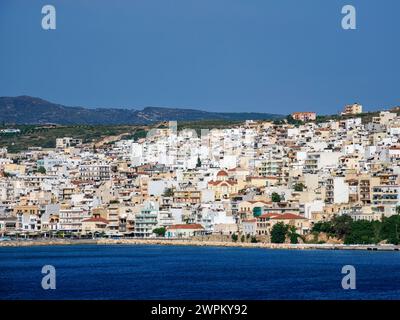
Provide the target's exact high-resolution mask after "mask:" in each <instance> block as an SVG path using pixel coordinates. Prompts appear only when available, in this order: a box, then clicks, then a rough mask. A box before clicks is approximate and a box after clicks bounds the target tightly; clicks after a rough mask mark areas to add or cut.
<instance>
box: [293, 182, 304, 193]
mask: <svg viewBox="0 0 400 320" xmlns="http://www.w3.org/2000/svg"><path fill="white" fill-rule="evenodd" d="M305 187H306V186H305V185H304V184H303V183H301V182H300V183H296V184H295V185H294V191H296V192H301V191H303V190H304V188H305Z"/></svg>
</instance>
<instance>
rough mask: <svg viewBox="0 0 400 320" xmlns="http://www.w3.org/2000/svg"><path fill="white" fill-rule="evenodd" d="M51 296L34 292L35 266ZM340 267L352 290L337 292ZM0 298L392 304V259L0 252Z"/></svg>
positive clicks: (253, 252) (214, 252) (106, 250)
mask: <svg viewBox="0 0 400 320" xmlns="http://www.w3.org/2000/svg"><path fill="white" fill-rule="evenodd" d="M44 265H52V266H54V267H55V270H56V289H55V290H51V289H50V290H44V289H42V286H41V281H42V277H43V276H44V275H43V274H42V273H41V270H42V267H43V266H44ZM344 265H353V266H354V267H355V268H356V289H355V290H344V289H342V285H341V282H342V278H343V277H344V276H345V275H344V274H342V273H341V271H342V267H343V266H344ZM0 299H157V300H159V299H196V300H197V299H200V300H203V299H204V300H206V299H212V300H217V299H224V300H226V299H250V300H259V299H269V300H275V299H299V300H303V299H345V300H347V299H396V300H398V299H400V252H371V251H340V250H334V251H323V250H304V251H301V250H268V249H245V248H225V247H183V246H140V245H131V246H129V245H120V246H119V245H112V246H97V245H75V246H37V247H3V248H0Z"/></svg>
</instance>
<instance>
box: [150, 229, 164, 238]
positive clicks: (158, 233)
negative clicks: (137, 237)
mask: <svg viewBox="0 0 400 320" xmlns="http://www.w3.org/2000/svg"><path fill="white" fill-rule="evenodd" d="M165 232H166V229H165V228H164V227H161V228H156V229H154V230H153V233H155V234H156V235H157V237H165Z"/></svg>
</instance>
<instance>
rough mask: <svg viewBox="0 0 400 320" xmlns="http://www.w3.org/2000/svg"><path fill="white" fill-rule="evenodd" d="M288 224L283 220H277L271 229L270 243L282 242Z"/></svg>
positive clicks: (284, 238)
mask: <svg viewBox="0 0 400 320" xmlns="http://www.w3.org/2000/svg"><path fill="white" fill-rule="evenodd" d="M288 229H289V226H288V225H286V224H284V223H283V222H279V223H277V224H275V225H274V226H273V227H272V230H271V242H272V243H284V242H285V240H286V234H287V232H288Z"/></svg>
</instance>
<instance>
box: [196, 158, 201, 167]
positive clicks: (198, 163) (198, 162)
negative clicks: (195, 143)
mask: <svg viewBox="0 0 400 320" xmlns="http://www.w3.org/2000/svg"><path fill="white" fill-rule="evenodd" d="M200 167H201V160H200V157H197V163H196V168H200Z"/></svg>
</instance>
